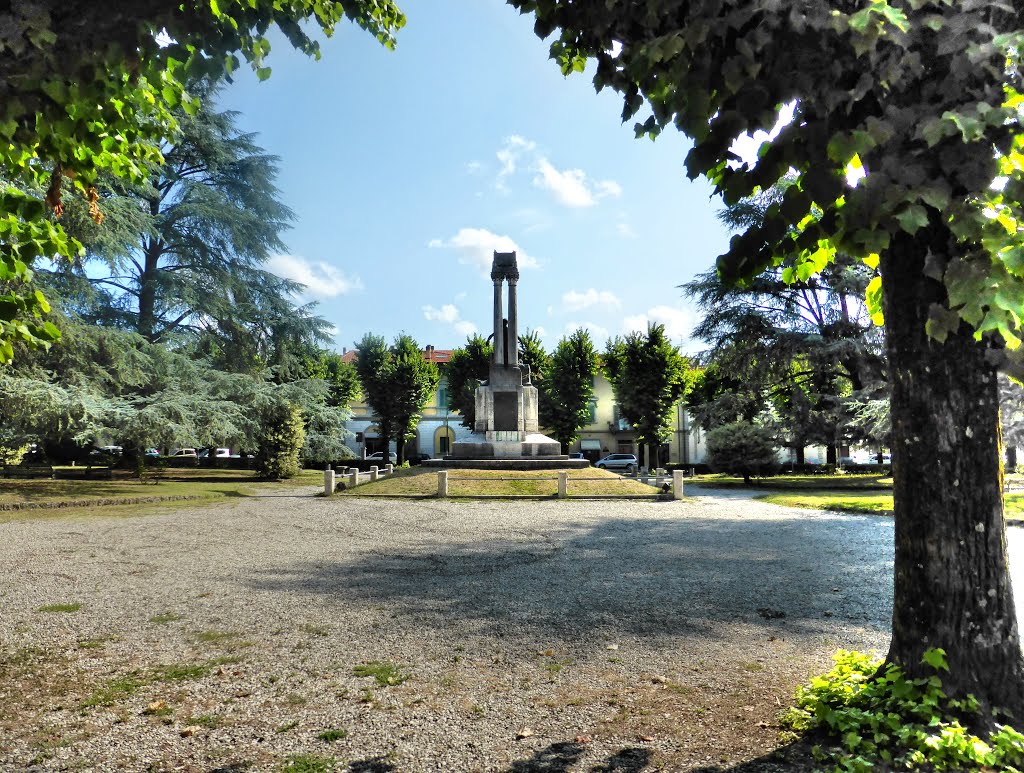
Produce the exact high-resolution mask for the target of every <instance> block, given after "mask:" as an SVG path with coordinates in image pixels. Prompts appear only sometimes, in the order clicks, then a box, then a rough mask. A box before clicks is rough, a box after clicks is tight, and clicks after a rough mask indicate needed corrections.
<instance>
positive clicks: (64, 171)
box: [0, 0, 405, 362]
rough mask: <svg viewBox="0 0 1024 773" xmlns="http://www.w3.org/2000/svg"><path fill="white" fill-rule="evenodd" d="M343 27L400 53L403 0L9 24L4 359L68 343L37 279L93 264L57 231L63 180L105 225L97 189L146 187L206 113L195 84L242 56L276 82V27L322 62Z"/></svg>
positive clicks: (95, 9) (235, 6)
mask: <svg viewBox="0 0 1024 773" xmlns="http://www.w3.org/2000/svg"><path fill="white" fill-rule="evenodd" d="M345 18H348V19H350V20H352V21H353V22H355V23H356V24H358V25H360V26H361V27H363V28H364V29H366V30H368V31H369V32H370V33H372V34H373V35H375V36H376V37H377V39H378V40H380V41H381V42H382V43H383V44H385V45H387V46H389V47H392V46H394V43H395V38H394V35H395V33H396V32H397V30H398V29H399V28H401V27H402V25H403V24H404V23H405V16H404V15H403V14H402V12H401V11H400V10H399V9H398V7H397V6H396V5H395V4H394V3H393V2H391V0H335V1H333V2H331V1H328V0H289V1H288V2H277V0H251V1H247V2H238V1H237V0H222V1H221V2H185V3H180V2H164V1H163V0H146V1H145V2H136V3H119V4H115V5H111V4H109V3H85V4H82V3H66V2H56V1H55V0H42V1H41V2H35V3H17V4H13V5H11V6H10V7H9V9H8V10H6V11H4V12H2V13H0V22H2V25H3V29H4V35H3V41H2V43H0V53H2V54H3V56H0V174H2V175H3V176H4V177H6V178H7V179H8V180H9V181H10V182H11V183H13V184H14V185H15V186H16V187H9V186H6V185H5V186H4V187H3V190H2V192H0V213H3V214H2V215H0V282H3V285H2V287H0V362H6V361H9V360H10V359H11V357H13V354H14V349H13V342H14V341H22V342H24V343H26V344H28V345H34V346H46V345H48V344H49V343H51V342H52V341H54V340H56V338H57V337H58V336H59V331H58V329H57V328H56V327H55V326H54V325H52V324H51V323H47V322H46V321H45V320H43V319H42V317H43V316H44V315H45V314H46V313H47V312H48V311H49V304H48V302H47V301H46V298H45V297H44V296H43V294H42V293H41V292H39V290H38V289H37V288H36V287H35V285H34V284H33V281H32V279H33V274H32V268H33V264H34V263H35V262H36V261H37V260H38V259H39V258H41V257H42V258H56V257H58V256H60V257H64V258H73V257H76V256H78V255H80V254H81V251H82V247H81V244H80V243H78V242H77V241H75V240H72V239H69V238H68V237H67V235H66V234H65V233H64V230H63V228H62V227H61V225H60V223H59V220H58V221H55V220H54V218H55V217H58V218H59V216H60V215H61V214H62V212H63V208H64V205H63V201H62V198H63V194H62V189H63V180H64V179H68V180H70V181H72V183H73V185H74V187H75V188H76V190H77V191H79V192H80V193H81V194H82V195H84V196H85V197H86V199H87V200H88V202H89V210H90V214H91V216H92V217H93V218H94V219H95V220H96V221H97V222H98V221H101V220H102V218H103V212H102V210H101V208H100V205H99V203H98V198H99V194H98V192H97V190H96V188H95V187H94V185H95V183H96V181H97V178H98V177H99V175H101V174H110V175H113V176H114V177H116V178H119V179H122V180H126V181H130V182H133V183H143V182H145V180H146V178H147V176H148V169H149V166H150V164H153V163H160V162H161V160H162V158H163V153H162V144H163V143H164V142H165V141H167V140H168V139H169V138H172V137H174V136H175V135H176V133H177V131H178V128H179V127H178V122H177V120H176V118H175V114H174V111H175V109H176V108H178V107H179V106H180V107H181V109H183V110H184V111H186V112H187V113H194V112H195V111H196V110H197V109H198V107H199V100H198V99H197V98H196V97H195V96H193V95H191V94H189V93H188V90H187V88H186V84H187V83H189V82H191V81H192V79H195V78H200V77H203V76H220V75H222V74H224V73H227V74H230V73H231V72H232V71H233V70H234V69H236V68H237V67H238V66H239V65H240V60H239V55H241V56H242V57H243V58H244V59H246V60H247V61H248V63H249V64H250V65H251V67H253V68H254V69H255V71H256V73H257V75H259V77H261V78H265V77H267V76H269V74H270V68H269V67H268V66H267V64H266V59H267V56H268V54H269V52H270V42H269V40H268V39H267V33H268V31H269V30H270V29H271V28H272V27H276V28H278V29H280V30H281V32H283V33H284V35H285V37H286V38H287V39H288V41H289V42H290V43H291V44H292V45H293V46H295V47H297V48H299V49H301V50H302V51H304V52H305V53H307V54H309V55H311V56H317V57H318V56H319V44H318V42H317V41H316V40H315V39H314V38H313V37H312V35H313V34H314V32H313V30H314V29H316V28H319V30H320V31H321V32H322V33H323V34H326V35H330V34H332V33H333V31H334V29H335V27H336V26H337V24H338V23H339V22H341V21H342V20H343V19H345ZM307 22H312V23H314V24H315V25H316V26H315V27H313V26H312V24H307ZM26 190H28V191H40V192H42V191H45V195H42V194H38V195H37V194H32V193H25V192H24V191H26Z"/></svg>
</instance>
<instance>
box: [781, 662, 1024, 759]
mask: <svg viewBox="0 0 1024 773" xmlns="http://www.w3.org/2000/svg"><path fill="white" fill-rule="evenodd" d="M834 660H835V663H836V666H835V668H833V669H832V670H831V671H830V672H829V673H827V674H825V676H819V677H815V678H814V679H812V680H811V683H810V685H808V686H806V687H800V688H798V689H797V705H796V707H795V708H791V709H789V710H788V711H786V712H785V713H784V714H783V715H782V724H783V725H784V726H788V727H790V728H792V729H793V730H794V731H797V732H799V733H812V734H816V735H822V736H824V738H825V739H826V743H824V744H822V745H818V746H814V748H813V749H812V753H813V754H814V757H815V758H816V759H817V760H818V761H819V762H826V763H828V764H830V765H832V766H834V767H831V768H830V770H834V771H837V772H838V771H843V773H870V772H871V771H875V770H879V769H882V770H894V769H895V770H958V771H996V770H1000V771H1005V772H1006V773H1020V770H1021V767H1022V766H1024V735H1021V734H1020V733H1018V732H1017V731H1016V730H1014V729H1013V728H1011V727H1007V726H1005V725H996V730H995V732H993V733H990V734H988V737H987V738H981V737H978V736H976V735H974V734H973V733H971V732H970V731H969V730H968V729H967V728H966V727H965V726H964V725H963V724H962V721H961V720H963V719H965V718H970V717H972V716H973V717H976V716H977V715H978V704H977V701H975V700H974V699H973V698H971V697H968V698H967V699H966V700H951V699H949V698H947V697H946V694H945V693H944V692H943V690H942V680H941V679H940V678H939V673H940V672H941V671H943V670H948V668H949V667H948V665H947V663H946V653H945V651H944V650H942V649H930V650H928V651H927V652H925V654H924V658H923V659H922V662H923V663H925V664H927V665H928V666H930V667H931V668H932V669H934V671H935V674H934V675H933V676H930V677H927V678H922V679H907V677H906V676H905V675H904V674H903V672H902V671H901V670H900V668H899V666H896V665H894V664H891V663H890V664H888V665H886V666H885V667H884V668H881V666H882V661H881V660H879V659H877V658H872V657H871V656H869V655H865V654H863V653H860V652H847V651H843V650H840V651H839V652H837V653H836V655H835V657H834Z"/></svg>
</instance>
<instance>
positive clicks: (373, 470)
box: [370, 465, 377, 483]
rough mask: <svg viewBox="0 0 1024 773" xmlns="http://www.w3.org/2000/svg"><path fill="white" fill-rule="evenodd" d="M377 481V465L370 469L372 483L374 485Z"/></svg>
mask: <svg viewBox="0 0 1024 773" xmlns="http://www.w3.org/2000/svg"><path fill="white" fill-rule="evenodd" d="M375 480H377V465H374V466H373V467H371V468H370V483H373V482H374V481H375Z"/></svg>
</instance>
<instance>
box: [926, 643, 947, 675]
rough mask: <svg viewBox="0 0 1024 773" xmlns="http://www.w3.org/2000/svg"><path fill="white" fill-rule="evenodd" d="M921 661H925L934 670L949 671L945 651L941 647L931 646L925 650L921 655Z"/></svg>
mask: <svg viewBox="0 0 1024 773" xmlns="http://www.w3.org/2000/svg"><path fill="white" fill-rule="evenodd" d="M921 662H922V663H927V664H928V665H929V666H931V667H932V668H934V669H935V670H936V671H949V664H948V663H947V662H946V651H945V650H944V649H942V647H933V648H932V649H930V650H925V653H924V655H922V656H921Z"/></svg>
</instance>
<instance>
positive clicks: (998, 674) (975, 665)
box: [509, 0, 1024, 716]
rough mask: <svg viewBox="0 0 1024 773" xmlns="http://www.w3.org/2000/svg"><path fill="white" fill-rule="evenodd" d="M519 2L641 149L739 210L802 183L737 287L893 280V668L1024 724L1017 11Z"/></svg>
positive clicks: (949, 5) (896, 2)
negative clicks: (935, 654)
mask: <svg viewBox="0 0 1024 773" xmlns="http://www.w3.org/2000/svg"><path fill="white" fill-rule="evenodd" d="M509 2H510V3H511V4H512V5H513V6H515V7H517V8H519V9H521V10H523V11H529V12H533V13H535V15H536V23H535V30H536V32H537V34H538V35H539V36H541V37H547V36H548V35H550V34H551V33H552V32H554V31H555V30H558V33H557V35H556V36H555V39H554V42H553V43H552V44H551V54H552V57H553V58H555V59H556V60H557V61H558V62H559V64H560V66H561V68H562V70H563V72H565V73H567V74H568V73H570V72H573V71H583V70H584V69H585V68H586V64H587V61H588V60H591V59H593V60H596V70H595V74H594V83H595V86H596V87H597V88H599V89H600V88H604V87H611V88H613V89H614V90H616V91H617V92H619V93H620V94H621V95H622V97H623V103H624V105H623V112H622V117H623V120H630V119H633V118H634V117H636V116H638V114H640V118H639V120H638V121H637V123H636V131H637V134H638V135H641V136H642V135H647V136H651V137H654V136H656V135H657V134H658V133H660V132H661V131H663V130H664V129H665V128H667V127H675V128H677V129H679V130H681V131H683V132H685V133H686V134H687V135H688V136H689V137H691V138H692V139H693V143H694V144H693V148H692V149H691V150H690V152H689V154H688V155H687V157H686V167H687V171H688V174H689V175H690V177H691V178H692V177H697V176H698V175H704V176H706V177H707V178H708V179H709V180H710V181H711V182H712V183H713V184H714V186H715V190H716V191H717V192H718V193H720V194H722V196H723V197H724V199H725V201H726V203H727V204H729V203H734V202H737V201H740V200H741V199H743V198H746V197H749V196H751V195H755V194H757V193H759V192H761V191H764V190H767V189H768V188H770V187H771V186H773V185H776V184H777V183H779V182H780V181H781V180H782V179H783V178H784V177H787V176H791V177H792V179H793V182H792V184H790V185H789V187H788V188H787V189H786V192H785V194H784V196H783V198H782V201H781V202H778V203H777V204H772V205H770V206H768V207H767V209H766V211H765V213H764V218H763V220H762V222H760V223H752V224H750V225H749V226H748V227H747V228H746V229H745V230H744V231H743V232H742V233H740V234H737V235H736V236H734V237H733V238H732V240H731V242H730V246H729V250H728V251H727V252H726V253H725V254H723V255H722V256H720V258H719V260H718V270H719V273H720V274H721V276H722V278H723V279H725V280H727V281H730V282H736V283H746V282H750V281H751V280H753V279H754V277H756V276H758V274H760V273H761V272H762V271H763V270H764V269H765V268H767V267H768V266H770V265H773V264H776V263H778V262H780V261H782V260H784V259H786V258H787V257H794V258H795V260H794V262H793V264H792V265H791V266H789V267H788V268H787V269H786V271H785V272H784V277H783V278H784V279H785V280H786V281H796V280H803V281H806V280H808V279H810V277H811V276H813V275H814V274H816V273H818V272H820V271H821V270H822V269H823V268H824V267H825V266H826V265H828V264H829V263H830V262H831V261H832V260H833V259H834V257H835V255H836V254H837V253H841V254H846V255H850V256H853V257H855V258H857V259H862V260H864V261H866V262H867V264H868V265H869V266H872V267H874V266H877V267H878V268H879V271H880V276H879V277H878V278H877V279H875V280H873V281H872V283H871V284H870V285H869V286H868V288H867V302H868V304H869V308H870V310H871V312H872V314H873V315H874V316H875V318H876V319H878V320H879V321H880V320H881V318H882V316H883V314H884V318H885V324H886V335H887V341H886V347H887V355H888V360H889V367H890V370H891V372H892V373H893V377H892V379H891V380H890V383H891V386H890V389H891V403H892V410H891V417H892V425H893V433H892V434H893V437H892V448H893V467H894V500H895V513H896V519H895V522H896V528H895V531H896V538H895V543H896V550H895V593H894V608H893V638H892V644H891V646H890V650H889V660H890V662H894V663H897V664H899V665H900V666H901V667H902V668H903V669H904V670H905V673H908V674H910V675H912V676H919V675H926V672H927V667H926V666H925V665H923V661H922V657H923V652H924V650H925V649H926V648H929V647H941V648H942V649H944V650H945V651H946V652H947V653H948V654H949V673H948V674H947V675H946V677H945V679H944V688H946V689H948V692H949V693H950V694H951V695H953V696H958V697H963V696H966V695H968V694H971V695H974V696H975V697H977V698H978V700H979V701H980V703H981V705H982V706H983V707H985V708H993V707H994V708H1001V709H1009V710H1011V711H1013V712H1015V713H1016V714H1017V715H1018V716H1019V715H1021V714H1024V657H1022V655H1021V649H1020V636H1019V631H1018V628H1017V623H1016V615H1015V612H1014V603H1013V593H1012V589H1011V586H1010V578H1009V571H1008V565H1007V557H1006V547H1005V545H1006V543H1005V537H1004V534H1005V524H1004V522H1003V518H1002V486H1001V480H1000V475H1001V473H1000V465H999V438H998V431H997V422H998V394H997V388H996V373H995V367H996V366H997V365H999V364H1000V363H1001V362H1004V361H1005V352H1006V351H1007V350H1012V349H1015V348H1018V347H1019V345H1020V338H1021V326H1022V320H1024V239H1022V238H1021V233H1022V229H1021V226H1020V222H1021V217H1022V210H1021V207H1022V205H1024V131H1022V121H1024V112H1022V109H1021V108H1022V106H1024V93H1022V92H1024V83H1022V75H1024V72H1022V69H1021V56H1022V52H1024V21H1022V18H1021V12H1020V9H1019V7H1018V6H1017V5H1014V4H1010V3H1005V2H967V3H956V2H951V1H950V0H870V2H843V3H836V2H829V1H827V0H808V1H807V2H802V3H799V4H790V3H772V2H738V3H681V2H678V0H651V1H650V2H647V3H645V4H644V5H643V6H638V5H637V4H636V3H633V2H631V1H630V0H608V1H607V2H602V3H580V2H575V0H509ZM787 104H792V105H793V106H794V118H793V120H792V121H791V122H789V123H788V124H787V125H785V126H784V127H781V130H780V131H779V133H778V135H777V136H776V137H775V138H774V139H772V140H770V141H768V142H766V143H765V144H763V145H762V146H761V148H760V150H759V152H758V158H757V161H756V163H750V162H746V161H744V160H743V159H740V158H739V157H738V156H737V155H736V154H735V153H734V152H733V151H732V149H731V148H732V146H733V143H734V142H735V140H736V139H737V137H738V136H739V135H742V134H744V133H747V132H751V133H752V132H755V131H758V130H766V131H770V130H772V129H773V127H774V125H775V124H776V123H777V121H778V118H779V115H780V112H781V110H782V109H783V107H784V106H785V105H787ZM641 111H644V112H643V113H642V114H641ZM851 173H858V174H863V176H862V177H861V178H860V179H859V180H858V181H854V180H853V179H852V177H853V175H852V174H851ZM994 181H996V184H994ZM948 557H954V558H948ZM936 596H939V597H942V598H944V599H947V600H956V601H955V603H953V602H952V601H950V603H946V604H941V605H937V604H934V603H930V600H931V599H933V598H935V597H936Z"/></svg>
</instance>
